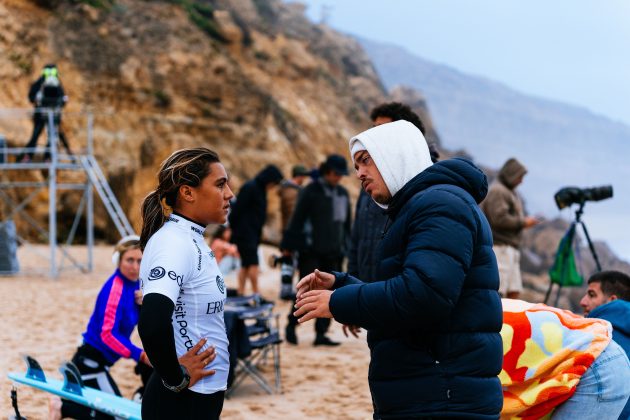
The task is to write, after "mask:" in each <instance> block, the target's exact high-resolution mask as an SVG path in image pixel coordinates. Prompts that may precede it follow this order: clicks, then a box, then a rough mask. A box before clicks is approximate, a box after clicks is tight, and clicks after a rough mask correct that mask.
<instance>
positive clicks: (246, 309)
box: [226, 295, 282, 397]
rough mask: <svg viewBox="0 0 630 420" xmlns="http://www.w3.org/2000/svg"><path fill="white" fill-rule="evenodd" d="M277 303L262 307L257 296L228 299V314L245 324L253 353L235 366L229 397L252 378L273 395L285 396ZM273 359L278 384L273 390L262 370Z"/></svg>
mask: <svg viewBox="0 0 630 420" xmlns="http://www.w3.org/2000/svg"><path fill="white" fill-rule="evenodd" d="M273 306H274V305H273V303H264V304H261V303H260V299H259V297H257V296H256V295H253V296H249V297H236V298H228V299H227V301H226V314H228V313H235V314H236V315H237V316H238V319H239V320H240V321H242V322H243V323H244V326H245V328H244V334H245V335H246V336H247V338H248V341H249V347H250V349H251V351H250V352H248V355H239V357H238V358H236V364H235V366H234V379H233V381H232V383H231V385H230V387H229V388H228V390H227V392H226V397H229V396H230V395H231V394H232V393H233V392H234V390H235V389H236V388H237V387H238V386H239V385H241V383H242V382H243V381H244V380H245V379H246V378H247V377H250V378H251V379H253V380H254V382H256V383H257V384H258V385H259V386H260V387H261V388H262V389H264V390H265V392H267V393H269V394H273V393H274V392H275V393H280V392H281V382H280V343H282V339H281V338H280V334H279V332H278V331H279V315H277V314H273V313H272V311H273ZM269 355H271V356H272V357H273V370H274V374H275V384H274V386H273V387H272V386H271V385H270V384H269V382H268V381H267V379H266V378H265V375H264V374H263V372H262V371H261V370H260V367H261V366H263V365H264V364H266V363H267V361H268V357H269Z"/></svg>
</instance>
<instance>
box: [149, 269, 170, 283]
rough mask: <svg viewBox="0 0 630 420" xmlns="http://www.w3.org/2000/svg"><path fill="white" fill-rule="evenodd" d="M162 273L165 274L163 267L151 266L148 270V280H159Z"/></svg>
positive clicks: (162, 275)
mask: <svg viewBox="0 0 630 420" xmlns="http://www.w3.org/2000/svg"><path fill="white" fill-rule="evenodd" d="M164 274H166V270H165V269H164V268H163V267H160V266H157V267H153V268H152V269H151V272H149V281H153V280H159V279H161V278H162V277H164Z"/></svg>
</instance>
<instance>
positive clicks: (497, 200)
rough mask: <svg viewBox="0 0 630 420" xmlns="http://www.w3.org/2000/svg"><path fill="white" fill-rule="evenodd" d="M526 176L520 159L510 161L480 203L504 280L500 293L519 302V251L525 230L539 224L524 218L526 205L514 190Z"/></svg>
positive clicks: (533, 219)
mask: <svg viewBox="0 0 630 420" xmlns="http://www.w3.org/2000/svg"><path fill="white" fill-rule="evenodd" d="M526 173H527V169H526V168H525V166H523V164H521V163H520V162H519V161H518V160H516V159H515V158H510V159H508V160H507V162H505V163H504V164H503V167H502V168H501V170H500V171H499V174H498V175H497V179H496V180H495V181H494V182H493V183H492V184H491V185H490V190H489V191H488V195H487V196H486V199H485V200H484V201H483V202H482V203H481V210H483V212H484V213H485V215H486V217H487V218H488V222H489V223H490V227H491V228H492V239H493V243H494V246H493V250H494V253H495V255H496V257H497V263H498V264H499V278H500V279H501V280H500V281H501V284H500V286H499V293H500V294H501V296H503V297H507V298H508V299H518V297H519V295H520V294H521V291H523V281H522V279H521V262H520V261H521V253H520V250H519V248H520V246H521V236H522V233H523V229H525V228H529V227H532V226H534V225H536V224H538V223H540V221H539V220H538V219H536V218H535V217H529V216H525V213H524V211H523V203H522V201H521V198H520V197H519V196H518V194H517V193H516V191H515V190H516V187H518V186H519V185H520V184H521V183H522V182H523V178H524V177H525V174H526Z"/></svg>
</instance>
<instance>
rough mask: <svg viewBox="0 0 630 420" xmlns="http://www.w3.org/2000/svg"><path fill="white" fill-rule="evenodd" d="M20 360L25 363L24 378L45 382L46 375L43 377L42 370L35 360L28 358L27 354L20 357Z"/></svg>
mask: <svg viewBox="0 0 630 420" xmlns="http://www.w3.org/2000/svg"><path fill="white" fill-rule="evenodd" d="M22 358H23V359H24V362H25V363H26V377H27V378H31V379H34V380H36V381H40V382H46V375H44V370H43V369H42V367H41V366H40V365H39V363H38V362H37V360H35V359H34V358H33V357H31V356H29V355H28V354H25V355H24V356H22Z"/></svg>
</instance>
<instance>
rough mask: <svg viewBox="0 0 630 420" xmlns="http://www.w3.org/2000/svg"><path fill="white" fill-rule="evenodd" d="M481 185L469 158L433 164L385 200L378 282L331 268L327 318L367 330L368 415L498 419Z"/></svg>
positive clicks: (497, 350) (494, 313)
mask: <svg viewBox="0 0 630 420" xmlns="http://www.w3.org/2000/svg"><path fill="white" fill-rule="evenodd" d="M486 192H487V181H486V177H485V175H484V174H483V172H481V171H480V170H479V169H478V168H477V167H475V166H474V165H473V164H472V163H470V162H468V161H466V160H463V159H452V160H446V161H442V162H439V163H436V164H435V165H433V166H431V167H429V168H428V169H426V170H425V171H423V172H422V173H420V174H418V175H417V176H416V177H414V178H413V179H412V180H411V181H409V182H408V183H407V184H405V186H404V187H403V188H402V189H401V190H400V191H399V192H398V193H397V194H396V195H395V196H394V198H393V199H392V202H391V204H390V207H389V209H388V213H389V215H390V217H391V226H390V227H389V229H388V230H387V233H386V234H385V237H384V238H383V240H382V241H381V243H380V246H379V248H380V249H379V254H380V258H381V260H380V265H379V278H380V279H381V281H375V282H372V283H363V282H361V281H360V280H358V279H355V278H352V277H350V276H348V275H347V274H341V273H336V276H337V279H336V283H335V286H336V290H335V291H334V293H333V294H332V297H331V301H330V309H331V312H332V314H333V316H334V318H335V319H336V320H337V321H339V322H341V323H344V324H350V325H358V326H361V327H363V328H366V329H367V330H368V344H369V346H370V351H371V363H370V371H369V375H368V377H369V383H370V390H371V393H372V400H373V402H374V418H378V419H381V418H382V419H394V418H416V417H421V416H430V417H448V418H476V419H498V418H499V413H500V411H501V407H502V404H503V395H502V390H501V384H500V382H499V379H498V377H497V375H498V374H499V372H500V371H501V364H502V357H503V347H502V341H501V336H500V334H499V332H500V330H501V324H502V309H501V300H500V298H499V294H498V292H497V289H498V287H499V274H498V270H497V263H496V259H495V257H494V253H493V252H492V235H491V232H490V226H489V225H488V222H487V220H486V218H485V217H484V215H483V213H482V212H481V210H480V209H479V207H478V206H477V203H479V202H480V201H481V200H482V199H483V197H484V196H485V194H486Z"/></svg>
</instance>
